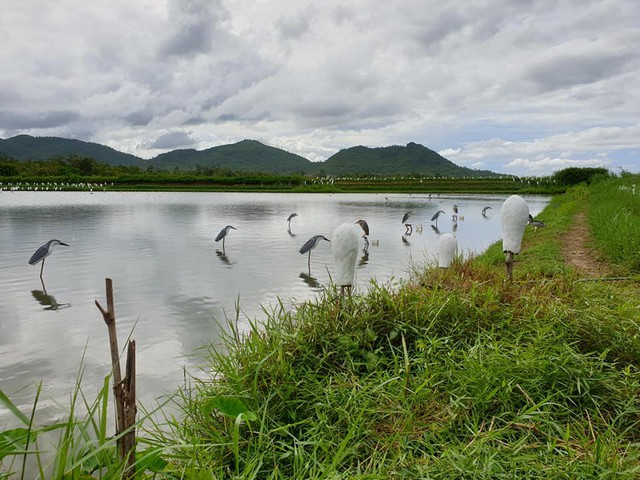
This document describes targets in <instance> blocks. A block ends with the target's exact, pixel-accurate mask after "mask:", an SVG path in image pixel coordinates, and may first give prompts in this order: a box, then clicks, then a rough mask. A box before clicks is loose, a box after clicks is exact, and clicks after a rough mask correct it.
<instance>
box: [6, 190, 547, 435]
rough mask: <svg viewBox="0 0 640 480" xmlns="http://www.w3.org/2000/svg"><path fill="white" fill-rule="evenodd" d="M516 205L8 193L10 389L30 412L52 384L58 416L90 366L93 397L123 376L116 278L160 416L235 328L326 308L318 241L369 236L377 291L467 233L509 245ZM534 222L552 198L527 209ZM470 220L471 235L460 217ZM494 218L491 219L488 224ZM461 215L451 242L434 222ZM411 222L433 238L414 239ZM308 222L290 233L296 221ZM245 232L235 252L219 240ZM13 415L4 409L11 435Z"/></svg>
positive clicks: (326, 264) (52, 408) (368, 259)
mask: <svg viewBox="0 0 640 480" xmlns="http://www.w3.org/2000/svg"><path fill="white" fill-rule="evenodd" d="M505 198H506V196H499V195H485V196H462V195H449V196H445V195H442V196H440V197H437V198H436V196H435V195H434V196H433V198H432V199H429V198H428V196H427V195H383V194H361V195H360V194H345V195H326V194H253V193H252V194H247V193H122V192H94V193H91V194H90V193H89V192H0V268H1V271H2V274H1V275H0V358H1V360H0V388H1V389H2V390H3V391H4V392H5V393H7V394H8V395H9V396H10V398H12V399H13V400H14V401H15V402H16V403H17V404H18V405H20V406H21V407H22V408H23V409H24V410H27V409H28V406H29V405H30V404H31V402H32V401H33V397H34V392H35V385H37V383H38V382H40V381H42V382H43V394H42V398H43V399H44V400H42V401H41V408H42V409H43V410H44V411H45V412H47V413H45V415H50V416H55V415H56V412H57V411H62V412H64V408H63V407H60V404H61V405H65V404H67V403H68V398H69V395H70V392H71V390H72V389H73V387H74V385H75V381H76V376H77V374H78V370H79V366H80V365H81V364H83V365H84V367H85V371H84V377H83V391H84V392H85V393H86V394H88V395H89V397H90V398H92V397H91V395H92V394H93V393H94V392H96V391H97V389H98V388H99V386H100V385H101V383H102V379H103V378H104V376H105V375H107V374H108V372H109V370H110V356H109V355H110V354H109V342H108V335H107V328H106V326H105V324H104V321H103V319H102V316H101V314H100V312H99V311H98V310H97V308H96V307H95V305H94V300H98V301H99V302H100V303H101V304H102V305H103V306H105V307H106V299H105V284H104V280H105V278H106V277H110V278H112V279H113V284H114V296H115V310H116V317H117V326H118V333H119V337H120V345H121V347H122V346H123V345H124V341H125V338H126V335H127V334H128V333H129V332H130V331H131V330H132V329H133V328H134V325H135V330H134V332H133V338H134V339H135V340H136V347H137V376H138V394H139V397H140V399H141V401H142V403H143V405H145V406H147V407H152V406H153V404H154V403H155V402H154V400H155V399H156V398H159V397H161V396H162V395H164V394H167V393H172V392H174V391H175V389H176V388H177V387H178V386H179V385H181V384H182V380H183V377H184V368H185V367H186V369H187V371H192V370H196V365H197V364H198V363H199V357H198V356H197V352H198V350H199V348H200V347H202V346H204V345H206V344H209V343H211V342H215V341H216V338H217V337H218V335H219V333H220V330H219V329H220V328H221V327H220V325H221V324H224V323H225V322H224V319H225V316H227V317H230V318H232V317H234V316H235V304H236V302H237V301H238V299H239V305H240V309H241V310H242V314H241V319H240V320H241V322H242V321H244V322H246V321H247V319H248V318H256V317H257V318H260V316H261V305H268V304H269V303H273V302H275V301H276V300H277V299H278V298H279V297H280V298H283V299H285V302H288V303H291V304H295V302H296V301H299V300H305V299H308V298H311V297H313V296H315V295H317V293H318V291H321V289H322V286H323V285H327V284H328V282H329V276H330V274H332V272H333V263H332V259H331V244H329V243H327V242H322V243H321V244H320V245H319V246H318V247H317V248H316V249H315V250H313V252H312V254H311V272H309V270H308V268H307V256H306V255H300V254H299V253H298V249H299V248H300V247H301V246H302V244H304V242H305V241H306V240H307V239H309V238H310V237H311V236H313V235H316V234H322V235H325V236H326V237H328V238H331V235H332V232H333V230H334V229H335V228H336V227H337V226H338V225H339V224H340V223H342V222H355V221H356V220H358V219H360V218H363V219H365V220H367V222H368V223H369V226H370V229H371V232H370V240H371V243H372V245H371V247H370V248H369V250H368V253H366V254H365V253H364V252H363V253H362V254H361V258H360V261H359V265H358V270H357V287H358V288H359V289H365V288H366V287H367V285H368V283H369V281H370V279H377V280H378V281H380V282H385V281H387V280H389V279H391V278H395V279H401V278H407V277H408V273H409V271H410V269H411V267H412V266H413V265H422V264H424V263H426V262H433V261H434V260H435V258H436V257H435V254H436V251H437V250H436V248H437V241H438V238H439V233H445V232H451V231H454V229H455V233H456V236H457V238H458V247H459V249H460V250H461V251H462V252H464V253H465V255H469V254H471V253H473V252H478V251H482V250H484V249H485V248H486V247H487V246H488V245H490V244H491V243H492V242H494V241H496V240H498V239H499V238H500V221H499V212H500V205H501V204H502V202H503V201H504V199H505ZM526 200H527V202H528V203H529V207H530V210H531V212H532V214H533V215H536V214H537V213H539V212H540V211H541V210H542V209H543V208H544V206H545V205H546V204H547V202H548V200H549V199H548V198H547V197H526ZM454 203H455V204H458V205H459V207H460V213H459V215H460V216H461V218H460V220H459V221H458V222H457V224H454V223H453V222H452V219H451V213H452V207H453V204H454ZM484 206H491V207H492V209H491V210H489V214H488V215H487V217H486V218H485V217H483V216H482V215H481V210H482V208H483V207H484ZM437 210H444V211H445V212H447V215H446V216H441V218H440V220H439V222H438V228H439V233H438V231H435V230H434V229H433V228H432V226H431V225H432V223H431V222H430V221H429V219H430V218H431V216H432V215H433V214H434V213H435V212H436V211H437ZM407 211H411V212H412V215H411V219H410V221H411V222H413V224H414V226H417V225H419V224H422V226H423V230H422V232H419V231H416V229H415V228H414V232H413V234H412V235H410V236H405V235H403V234H404V232H405V227H404V226H403V225H402V223H401V219H402V216H403V215H404V213H405V212H407ZM293 212H296V213H297V214H298V217H295V218H294V219H293V220H292V222H291V232H288V231H287V222H286V219H287V217H288V216H289V214H290V213H293ZM227 224H231V225H233V226H235V227H236V228H237V229H238V230H237V231H234V230H232V231H231V232H230V233H229V235H228V237H227V240H226V245H225V253H226V254H222V252H221V249H222V245H221V244H220V243H215V242H214V241H213V239H214V238H215V236H216V235H217V233H218V232H219V231H220V230H221V229H222V228H223V227H224V226H225V225H227ZM52 238H57V239H60V240H62V241H63V242H66V243H68V244H70V246H69V247H64V246H59V247H57V248H56V250H55V252H54V253H53V254H52V255H51V256H50V257H48V259H47V261H46V263H45V269H44V285H43V284H42V283H41V281H40V278H39V275H38V274H39V271H40V265H36V266H31V265H28V263H27V261H28V259H29V258H30V257H31V255H32V254H33V252H35V250H36V249H37V248H38V247H39V246H40V245H41V244H43V243H45V242H46V241H48V240H49V239H52ZM8 418H9V415H8V413H7V412H6V411H5V410H2V409H1V408H0V427H1V426H2V423H3V420H7V419H8Z"/></svg>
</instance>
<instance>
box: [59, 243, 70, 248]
mask: <svg viewBox="0 0 640 480" xmlns="http://www.w3.org/2000/svg"><path fill="white" fill-rule="evenodd" d="M60 245H64V246H65V247H68V246H69V244H68V243H64V242H60Z"/></svg>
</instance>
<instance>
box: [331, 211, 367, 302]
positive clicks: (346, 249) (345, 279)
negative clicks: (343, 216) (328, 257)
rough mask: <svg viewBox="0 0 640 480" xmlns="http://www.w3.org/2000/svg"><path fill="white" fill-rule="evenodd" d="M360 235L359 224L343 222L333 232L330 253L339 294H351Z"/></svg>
mask: <svg viewBox="0 0 640 480" xmlns="http://www.w3.org/2000/svg"><path fill="white" fill-rule="evenodd" d="M359 237H360V227H359V224H354V223H343V224H341V225H340V226H338V228H336V230H335V231H334V232H333V237H332V239H331V253H332V254H333V263H334V265H335V267H336V276H335V279H336V284H338V285H340V295H344V294H345V291H346V292H347V293H348V294H349V295H351V289H352V288H353V284H354V280H355V275H356V259H357V256H358V250H359V242H358V238H359Z"/></svg>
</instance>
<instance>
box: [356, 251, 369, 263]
mask: <svg viewBox="0 0 640 480" xmlns="http://www.w3.org/2000/svg"><path fill="white" fill-rule="evenodd" d="M362 251H363V252H364V253H363V254H362V256H361V257H360V260H358V267H364V266H365V265H366V264H367V263H369V248H365V249H363V250H362Z"/></svg>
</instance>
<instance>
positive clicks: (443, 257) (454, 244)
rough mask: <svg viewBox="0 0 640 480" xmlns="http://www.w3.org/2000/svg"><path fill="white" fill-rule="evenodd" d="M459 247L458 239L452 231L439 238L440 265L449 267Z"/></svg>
mask: <svg viewBox="0 0 640 480" xmlns="http://www.w3.org/2000/svg"><path fill="white" fill-rule="evenodd" d="M457 248H458V240H457V239H456V236H455V235H453V234H452V233H445V234H443V235H442V236H441V237H440V239H439V240H438V266H439V267H440V268H449V267H450V266H451V262H452V261H453V257H454V256H455V254H456V249H457Z"/></svg>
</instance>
